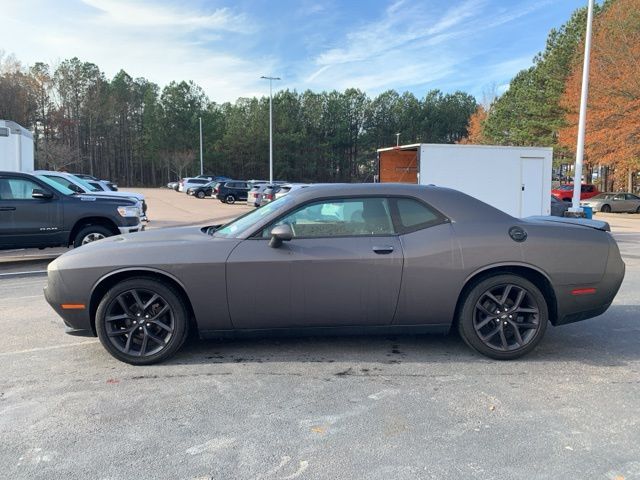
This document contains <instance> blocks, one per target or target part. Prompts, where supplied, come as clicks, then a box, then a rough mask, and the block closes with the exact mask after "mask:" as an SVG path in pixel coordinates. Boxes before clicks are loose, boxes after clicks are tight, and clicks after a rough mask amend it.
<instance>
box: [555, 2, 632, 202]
mask: <svg viewBox="0 0 640 480" xmlns="http://www.w3.org/2000/svg"><path fill="white" fill-rule="evenodd" d="M583 48H584V46H583ZM583 58H584V55H583V54H581V55H579V56H578V58H577V59H576V61H575V62H574V65H573V68H572V70H571V73H570V75H569V77H568V78H567V82H566V85H565V90H564V94H563V96H562V97H561V101H560V104H561V106H562V107H563V108H564V109H565V110H566V112H567V113H566V123H567V126H566V127H565V128H562V129H560V132H559V133H560V138H559V140H560V144H561V145H563V146H565V147H567V148H574V149H575V145H576V138H577V130H578V128H577V124H578V114H579V106H580V90H581V85H582V61H583ZM586 127H587V128H586V138H585V161H586V162H587V163H589V164H591V165H592V166H595V165H604V166H607V167H609V170H610V171H611V172H612V173H613V175H612V176H611V180H612V181H613V185H612V184H611V181H609V182H607V185H605V186H603V188H605V189H615V190H619V189H624V188H627V189H629V190H631V189H632V187H633V182H632V179H633V178H634V176H635V174H636V173H637V171H638V170H639V169H640V0H615V1H613V2H611V3H610V4H609V5H608V6H607V8H605V9H604V11H603V12H602V13H601V14H600V15H598V17H597V18H596V20H595V21H594V25H593V42H592V50H591V67H590V75H589V100H588V109H587V126H586Z"/></svg>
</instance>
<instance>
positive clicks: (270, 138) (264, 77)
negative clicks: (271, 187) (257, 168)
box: [260, 75, 280, 183]
mask: <svg viewBox="0 0 640 480" xmlns="http://www.w3.org/2000/svg"><path fill="white" fill-rule="evenodd" d="M260 78H262V79H264V80H269V183H273V89H272V83H273V81H274V80H280V77H266V76H264V75H263V76H262V77H260Z"/></svg>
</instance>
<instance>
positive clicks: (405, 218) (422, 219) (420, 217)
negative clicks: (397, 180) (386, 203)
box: [394, 198, 444, 233]
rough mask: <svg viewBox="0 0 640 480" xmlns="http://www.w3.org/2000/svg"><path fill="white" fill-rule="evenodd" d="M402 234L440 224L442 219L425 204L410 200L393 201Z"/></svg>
mask: <svg viewBox="0 0 640 480" xmlns="http://www.w3.org/2000/svg"><path fill="white" fill-rule="evenodd" d="M394 203H395V207H396V208H397V211H398V222H399V224H400V225H399V227H400V230H401V232H402V233H409V232H415V231H416V230H421V229H423V228H427V227H431V226H433V225H437V224H439V223H442V221H443V220H444V218H443V217H442V216H441V215H440V214H439V213H437V212H435V211H434V210H431V209H430V208H429V207H427V206H426V205H425V204H423V203H421V202H418V201H417V200H413V199H411V198H397V199H395V200H394Z"/></svg>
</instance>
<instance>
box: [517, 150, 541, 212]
mask: <svg viewBox="0 0 640 480" xmlns="http://www.w3.org/2000/svg"><path fill="white" fill-rule="evenodd" d="M520 161H521V175H522V178H521V183H522V192H521V201H520V217H521V218H524V217H529V216H531V215H540V213H541V212H544V209H543V207H542V206H543V191H542V190H543V179H542V175H543V171H544V169H543V168H542V164H543V162H544V158H536V157H528V158H521V159H520Z"/></svg>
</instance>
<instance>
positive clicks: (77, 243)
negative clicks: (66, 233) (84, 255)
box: [73, 225, 113, 248]
mask: <svg viewBox="0 0 640 480" xmlns="http://www.w3.org/2000/svg"><path fill="white" fill-rule="evenodd" d="M111 235H113V232H112V231H111V230H109V229H108V228H107V227H103V226H102V225H87V226H86V227H83V228H82V229H81V230H80V231H79V232H78V234H77V235H76V238H75V239H74V240H73V246H74V247H75V248H78V247H81V246H82V245H86V244H87V243H91V242H95V241H96V240H102V239H103V238H107V237H110V236H111Z"/></svg>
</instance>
